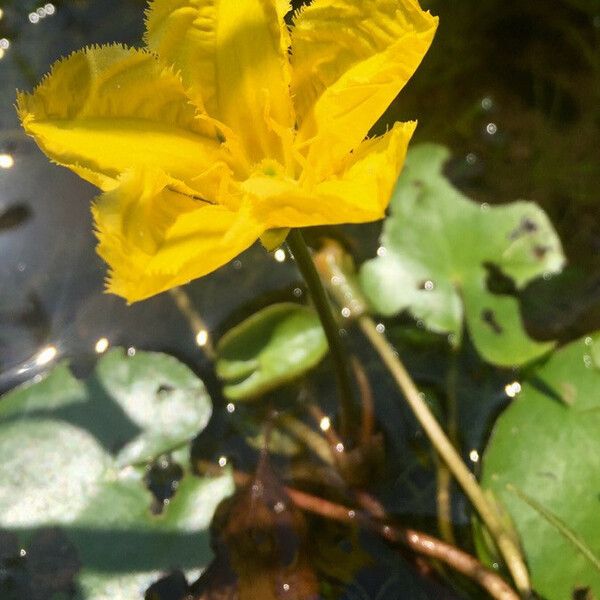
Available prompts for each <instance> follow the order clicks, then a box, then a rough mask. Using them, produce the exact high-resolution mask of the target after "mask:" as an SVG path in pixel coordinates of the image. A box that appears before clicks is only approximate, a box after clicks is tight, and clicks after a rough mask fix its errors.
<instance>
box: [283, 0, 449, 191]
mask: <svg viewBox="0 0 600 600" xmlns="http://www.w3.org/2000/svg"><path fill="white" fill-rule="evenodd" d="M436 27H437V18H435V17H432V16H431V15H430V14H429V13H427V12H423V11H422V10H421V9H420V7H419V4H418V2H417V1H416V0H360V1H359V2H358V1H356V0H314V2H313V3H312V4H310V5H308V6H307V7H305V8H304V9H302V10H301V11H300V12H299V13H298V14H297V15H296V18H295V21H294V27H293V29H292V92H293V97H294V102H295V107H296V112H297V115H298V119H299V121H300V131H299V135H298V145H299V147H300V148H302V149H304V152H305V153H306V155H307V164H306V168H305V175H306V177H308V178H309V179H312V180H314V181H318V180H320V179H321V178H324V177H327V176H328V175H330V174H331V173H333V172H334V171H335V170H336V169H337V163H338V161H339V159H340V158H341V157H343V156H344V155H345V154H346V153H348V152H350V151H351V150H353V149H355V148H356V147H357V146H358V144H359V143H360V142H361V141H362V140H363V139H364V138H365V136H366V135H367V133H368V132H369V130H370V129H371V127H372V126H373V125H374V124H375V122H376V121H377V119H379V117H380V116H381V115H382V114H383V112H384V111H385V110H386V108H387V107H388V106H389V105H390V103H391V102H392V101H393V100H394V98H395V97H396V95H397V94H398V92H399V91H400V90H401V89H402V87H404V85H405V84H406V82H407V81H408V80H409V79H410V77H411V76H412V74H413V73H414V71H415V70H416V68H417V67H418V65H419V63H420V62H421V60H422V58H423V56H424V55H425V53H426V52H427V50H428V48H429V45H430V44H431V41H432V39H433V35H434V33H435V30H436Z"/></svg>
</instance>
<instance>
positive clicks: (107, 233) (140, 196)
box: [93, 171, 264, 302]
mask: <svg viewBox="0 0 600 600" xmlns="http://www.w3.org/2000/svg"><path fill="white" fill-rule="evenodd" d="M171 183H172V182H171V180H170V178H169V177H168V176H166V175H165V174H164V173H162V172H160V171H136V172H130V173H127V174H125V175H124V176H123V177H122V178H121V180H120V182H119V186H118V187H117V188H115V189H113V190H111V191H109V192H106V193H104V194H103V195H102V196H100V197H99V198H98V199H97V201H96V202H95V204H94V206H93V214H94V220H95V225H96V232H97V237H98V242H99V243H98V247H97V251H98V254H99V255H100V256H101V257H102V258H103V259H104V260H105V261H106V262H107V263H108V264H109V267H110V269H109V277H108V286H107V287H108V291H110V292H113V293H115V294H118V295H119V296H122V297H124V298H125V299H127V300H128V301H129V302H136V301H138V300H143V299H145V298H148V297H150V296H153V295H155V294H158V293H160V292H162V291H165V290H167V289H170V288H172V287H175V286H178V285H183V284H185V283H187V282H189V281H191V280H192V279H195V278H197V277H201V276H202V275H206V274H207V273H210V272H211V271H214V270H215V269H217V268H218V267H220V266H221V265H223V264H225V263H226V262H228V261H229V260H231V259H232V258H234V257H235V256H236V255H238V254H239V253H240V252H242V251H243V250H245V249H246V248H248V247H249V246H250V245H252V243H253V242H255V241H256V239H257V238H258V237H259V235H261V234H262V232H263V231H264V228H263V227H261V226H260V225H258V224H257V223H256V222H255V221H254V220H253V219H252V217H251V214H250V209H249V206H247V205H242V206H241V207H240V210H239V211H236V212H234V211H231V210H229V209H227V208H226V207H224V206H218V205H213V204H208V203H206V202H202V201H198V200H195V199H193V198H191V197H189V196H186V195H185V194H181V193H179V192H176V191H174V190H173V188H172V186H171Z"/></svg>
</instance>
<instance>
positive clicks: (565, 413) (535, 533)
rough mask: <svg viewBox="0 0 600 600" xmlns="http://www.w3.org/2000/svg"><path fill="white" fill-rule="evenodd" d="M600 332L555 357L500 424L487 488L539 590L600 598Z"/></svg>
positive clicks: (558, 599) (490, 451)
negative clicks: (508, 520)
mask: <svg viewBox="0 0 600 600" xmlns="http://www.w3.org/2000/svg"><path fill="white" fill-rule="evenodd" d="M599 432H600V333H597V334H595V335H594V336H591V337H587V338H585V339H584V340H580V341H578V342H575V343H573V344H570V345H569V346H566V347H565V348H562V349H561V350H559V351H557V352H556V353H555V354H554V355H553V356H552V357H551V358H550V360H549V361H548V362H547V363H546V364H545V365H544V366H543V367H541V368H540V369H538V370H537V372H536V373H534V375H533V376H532V377H531V378H530V380H529V382H528V383H526V384H525V385H524V386H523V390H522V392H521V394H520V396H519V397H518V398H517V399H516V400H515V401H514V402H513V404H512V405H511V406H510V408H508V409H507V410H506V411H505V412H504V413H503V414H502V415H501V417H500V418H499V419H498V421H497V423H496V426H495V429H494V432H493V435H492V438H491V440H490V442H489V445H488V448H487V450H486V452H485V454H484V457H483V485H484V486H485V487H487V488H489V489H490V490H491V491H492V492H493V493H494V495H495V496H496V498H497V499H498V500H500V501H501V502H502V503H503V505H504V506H505V508H506V509H507V510H508V512H509V513H510V515H511V517H512V519H513V521H514V523H515V525H516V528H517V530H518V532H519V534H520V537H521V541H522V544H523V547H524V549H525V553H526V555H527V562H528V564H529V566H530V568H531V575H532V578H533V582H534V586H535V588H536V590H537V591H538V592H539V593H540V594H541V595H542V596H543V597H544V598H547V600H565V599H567V598H571V597H573V593H574V591H575V590H576V589H578V588H590V590H591V591H592V592H593V593H595V594H596V596H598V595H599V594H600V518H599V515H600V435H599Z"/></svg>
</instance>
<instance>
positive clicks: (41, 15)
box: [35, 6, 46, 19]
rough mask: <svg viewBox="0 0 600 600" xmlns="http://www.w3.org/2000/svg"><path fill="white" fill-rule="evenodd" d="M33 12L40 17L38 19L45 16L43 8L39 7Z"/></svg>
mask: <svg viewBox="0 0 600 600" xmlns="http://www.w3.org/2000/svg"><path fill="white" fill-rule="evenodd" d="M35 12H36V13H37V14H38V15H39V16H40V19H43V18H44V17H45V16H46V9H45V8H44V7H43V6H40V7H39V8H38V9H37V10H36V11H35Z"/></svg>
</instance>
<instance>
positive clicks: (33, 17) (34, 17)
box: [29, 12, 40, 25]
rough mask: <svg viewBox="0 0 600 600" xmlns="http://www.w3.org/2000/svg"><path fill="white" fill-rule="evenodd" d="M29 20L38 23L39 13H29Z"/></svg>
mask: <svg viewBox="0 0 600 600" xmlns="http://www.w3.org/2000/svg"><path fill="white" fill-rule="evenodd" d="M29 22H30V23H33V24H34V25H35V24H36V23H39V22H40V15H38V14H37V13H36V12H31V13H29Z"/></svg>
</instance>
